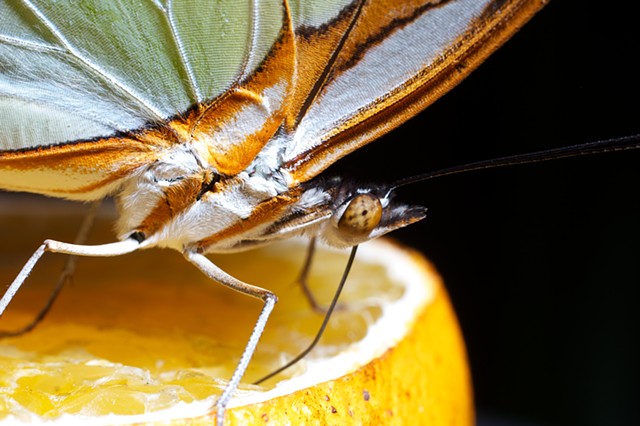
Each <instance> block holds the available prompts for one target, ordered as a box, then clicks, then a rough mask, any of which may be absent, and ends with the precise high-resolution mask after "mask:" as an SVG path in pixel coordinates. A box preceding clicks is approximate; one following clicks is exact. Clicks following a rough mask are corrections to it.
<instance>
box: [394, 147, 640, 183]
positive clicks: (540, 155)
mask: <svg viewBox="0 0 640 426" xmlns="http://www.w3.org/2000/svg"><path fill="white" fill-rule="evenodd" d="M638 148H640V134H636V135H632V136H623V137H620V138H613V139H606V140H601V141H596V142H589V143H583V144H579V145H571V146H564V147H561V148H552V149H546V150H543V151H536V152H530V153H528V154H516V155H509V156H506V157H500V158H494V159H492V160H482V161H477V162H474V163H468V164H463V165H461V166H454V167H449V168H446V169H441V170H436V171H434V172H429V173H423V174H419V175H416V176H410V177H408V178H403V179H399V180H397V181H395V182H394V183H392V184H391V188H390V189H389V193H390V192H391V191H393V190H395V189H396V188H399V187H401V186H406V185H409V184H412V183H416V182H422V181H425V180H428V179H433V178H437V177H442V176H449V175H455V174H458V173H464V172H471V171H474V170H484V169H493V168H496V167H504V166H515V165H518V164H528V163H537V162H540V161H548V160H557V159H560V158H568V157H577V156H581V155H591V154H602V153H606V152H617V151H626V150H629V149H638Z"/></svg>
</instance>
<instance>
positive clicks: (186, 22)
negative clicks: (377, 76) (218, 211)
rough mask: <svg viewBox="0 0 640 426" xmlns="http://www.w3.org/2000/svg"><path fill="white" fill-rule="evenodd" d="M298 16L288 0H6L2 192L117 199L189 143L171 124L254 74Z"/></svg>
mask: <svg viewBox="0 0 640 426" xmlns="http://www.w3.org/2000/svg"><path fill="white" fill-rule="evenodd" d="M286 15H287V11H286V9H285V7H284V6H283V4H282V1H280V0H275V1H260V2H254V3H251V2H236V1H232V0H229V1H222V2H212V1H208V0H201V1H170V0H167V1H163V2H160V1H138V2H131V1H125V0H114V1H109V2H103V1H100V0H86V1H83V2H81V3H78V2H48V1H41V0H25V1H24V2H13V1H2V2H0V65H1V68H0V128H1V129H2V132H0V188H4V189H8V190H19V191H28V192H38V193H45V194H48V195H54V196H62V197H68V198H78V199H90V198H98V197H100V196H103V195H105V193H108V192H109V191H110V190H111V189H112V188H114V187H115V186H117V183H118V181H119V180H120V179H121V178H123V177H124V176H127V175H128V174H129V173H130V172H131V171H132V170H135V169H137V168H139V167H140V166H142V165H144V164H149V163H151V162H153V161H154V160H155V159H156V158H157V157H158V155H159V152H161V151H162V149H163V148H164V147H165V146H166V145H168V144H172V143H179V142H181V140H180V138H181V136H182V135H180V134H179V131H177V130H176V129H173V128H168V129H167V128H166V126H164V124H165V123H166V122H168V121H170V120H171V119H173V118H175V117H177V116H180V115H181V114H186V113H187V111H189V110H190V109H193V108H194V106H195V105H202V104H206V103H207V102H211V101H212V100H214V99H219V98H220V97H221V96H222V95H223V94H225V93H226V92H228V91H229V90H230V88H232V87H234V86H237V85H239V84H240V83H241V82H243V81H246V80H248V79H249V76H250V75H253V74H254V71H255V70H256V69H257V68H258V67H259V66H260V65H261V64H262V62H263V59H264V57H265V56H266V55H267V53H268V52H269V51H270V50H271V49H272V47H273V45H274V43H275V42H276V40H277V39H278V38H279V37H281V33H282V30H283V27H284V24H283V22H284V21H285V16H286ZM289 68H290V69H292V66H291V67H289ZM269 71H271V70H269ZM290 72H291V71H289V73H290ZM265 102H266V101H265ZM274 103H277V102H271V104H272V105H271V109H272V110H277V109H278V107H277V106H274V105H273V104H274ZM218 106H219V103H218ZM178 130H179V129H178ZM212 150H213V151H214V152H215V151H216V149H215V147H213V148H212ZM247 161H248V160H246V159H245V161H244V163H246V162H247Z"/></svg>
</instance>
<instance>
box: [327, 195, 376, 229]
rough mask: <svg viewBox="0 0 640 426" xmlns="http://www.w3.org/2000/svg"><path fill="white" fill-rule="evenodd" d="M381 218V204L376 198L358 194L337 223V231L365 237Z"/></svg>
mask: <svg viewBox="0 0 640 426" xmlns="http://www.w3.org/2000/svg"><path fill="white" fill-rule="evenodd" d="M381 218H382V204H381V203H380V200H379V199H378V197H374V196H373V195H371V194H360V195H357V196H356V197H354V198H353V199H352V200H351V201H349V205H348V206H347V208H346V210H345V211H344V213H343V214H342V217H341V218H340V220H339V221H338V229H339V230H340V231H341V232H344V233H346V234H349V235H366V234H368V233H369V232H371V230H372V229H373V228H375V227H376V226H378V224H379V223H380V219H381Z"/></svg>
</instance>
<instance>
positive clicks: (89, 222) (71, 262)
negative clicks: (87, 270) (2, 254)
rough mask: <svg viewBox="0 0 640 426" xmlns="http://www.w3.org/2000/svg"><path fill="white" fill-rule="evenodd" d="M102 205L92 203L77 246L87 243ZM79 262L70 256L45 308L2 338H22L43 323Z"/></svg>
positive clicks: (1, 332)
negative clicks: (25, 323) (27, 322)
mask: <svg viewBox="0 0 640 426" xmlns="http://www.w3.org/2000/svg"><path fill="white" fill-rule="evenodd" d="M101 203H102V200H98V201H94V202H93V203H91V205H90V207H89V211H88V212H87V214H86V215H85V217H84V220H83V221H82V224H81V225H80V229H79V230H78V234H77V235H76V239H75V240H74V242H73V243H74V244H77V245H80V244H84V243H85V241H86V240H87V235H88V234H89V231H90V230H91V227H92V226H93V221H94V219H95V217H96V213H97V211H98V207H100V204H101ZM77 262H78V257H77V256H75V255H70V256H69V257H68V258H67V261H66V263H65V265H64V269H63V270H62V272H61V274H60V276H59V277H58V282H57V283H56V285H55V287H54V288H53V291H52V292H51V294H50V295H49V299H48V300H47V302H46V303H45V305H44V307H43V308H42V309H40V312H38V314H37V315H36V316H35V317H34V319H33V320H32V321H31V322H30V323H29V324H27V325H25V326H24V327H22V328H20V329H18V330H13V331H0V337H12V336H20V335H22V334H25V333H28V332H29V331H31V330H33V329H34V328H35V327H36V326H37V325H38V324H40V322H42V320H43V319H44V317H45V316H46V315H47V314H48V313H49V311H50V310H51V307H52V306H53V303H54V302H55V301H56V299H57V297H58V295H59V294H60V291H61V290H62V287H64V285H65V284H67V283H68V282H69V281H71V279H72V278H73V274H74V273H75V270H76V264H77Z"/></svg>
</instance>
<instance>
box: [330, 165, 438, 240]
mask: <svg viewBox="0 0 640 426" xmlns="http://www.w3.org/2000/svg"><path fill="white" fill-rule="evenodd" d="M323 185H324V186H325V190H326V191H327V192H328V193H329V194H331V199H332V201H331V207H330V210H331V218H330V219H329V220H328V221H327V222H326V223H325V226H323V227H322V228H321V229H320V232H319V233H320V235H319V236H320V237H321V238H322V239H324V240H325V241H326V242H327V243H328V244H330V245H333V246H336V247H348V246H354V245H356V244H360V243H362V242H365V241H368V240H371V239H374V238H377V237H380V236H382V235H384V234H386V233H388V232H391V231H394V230H396V229H398V228H402V227H405V226H407V225H410V224H412V223H415V222H417V221H419V220H422V219H424V218H425V216H426V208H424V207H420V206H409V205H405V204H402V203H398V202H396V201H395V200H393V193H392V191H390V190H389V187H388V186H383V185H358V184H355V183H353V182H349V181H346V182H345V181H343V180H341V179H339V178H333V179H329V180H327V181H325V182H324V183H323Z"/></svg>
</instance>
